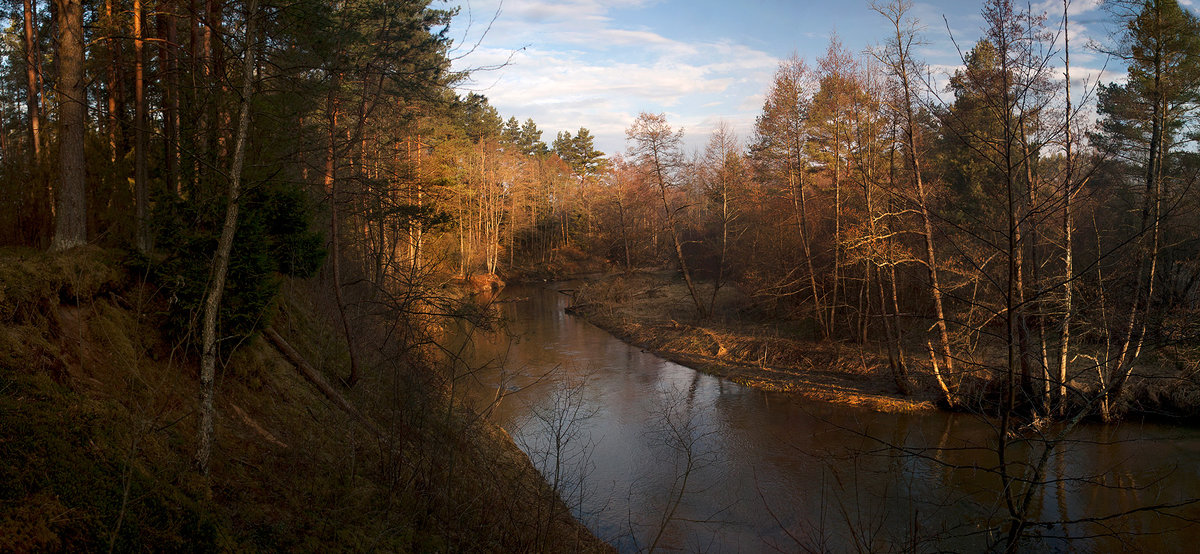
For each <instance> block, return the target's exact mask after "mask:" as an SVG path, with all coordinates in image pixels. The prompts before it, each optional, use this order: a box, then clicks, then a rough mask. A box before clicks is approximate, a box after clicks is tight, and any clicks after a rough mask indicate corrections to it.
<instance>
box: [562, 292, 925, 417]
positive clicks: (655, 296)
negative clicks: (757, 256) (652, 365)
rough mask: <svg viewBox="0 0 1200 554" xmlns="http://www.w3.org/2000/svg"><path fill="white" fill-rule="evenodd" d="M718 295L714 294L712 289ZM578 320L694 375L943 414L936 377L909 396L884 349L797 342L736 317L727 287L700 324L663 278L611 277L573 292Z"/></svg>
mask: <svg viewBox="0 0 1200 554" xmlns="http://www.w3.org/2000/svg"><path fill="white" fill-rule="evenodd" d="M710 290H711V289H710ZM570 292H571V293H573V301H572V304H571V305H570V306H569V307H568V308H567V311H568V312H569V313H571V314H574V315H577V316H580V317H583V318H584V319H586V320H587V321H589V322H591V323H592V324H594V325H596V326H597V327H600V328H602V329H604V330H606V331H608V332H610V333H612V334H613V335H615V336H617V337H619V338H620V339H621V340H623V341H625V342H628V343H630V344H633V345H636V346H638V347H639V348H643V349H646V350H648V351H651V352H653V353H654V354H656V355H659V356H662V357H664V358H667V359H669V360H671V361H674V362H676V363H680V364H683V365H686V366H688V367H691V368H693V369H696V370H699V371H703V372H705V373H708V374H710V375H715V376H718V377H722V378H725V379H729V380H731V381H733V382H735V383H738V384H741V385H745V386H748V387H752V388H755V389H760V390H764V391H771V392H786V393H791V394H796V395H798V396H802V397H805V398H811V399H814V400H820V401H824V402H832V403H836V404H843V405H848V406H856V407H863V408H868V409H871V410H875V411H879V412H889V413H912V412H924V411H932V410H936V409H937V405H936V402H937V400H938V398H939V396H938V394H937V389H936V383H935V382H934V380H933V378H932V377H931V376H928V375H925V374H924V373H921V374H910V375H909V376H908V379H907V386H908V388H909V391H910V393H909V394H904V393H902V392H901V391H900V388H899V385H898V384H897V383H896V377H895V375H893V374H892V372H891V369H890V367H889V366H888V360H887V358H886V354H884V353H881V352H879V348H880V347H879V346H874V345H869V344H842V343H838V342H830V341H826V342H817V341H811V340H803V339H798V338H795V335H796V333H794V332H792V333H787V332H784V331H783V330H781V327H780V326H776V325H766V324H755V323H751V322H747V321H745V320H742V319H740V318H738V317H736V313H737V310H738V308H737V305H738V304H739V303H740V302H741V300H742V299H740V298H738V297H737V293H736V291H734V290H733V289H732V287H727V288H725V289H723V290H722V291H719V293H718V294H717V296H716V300H715V301H714V302H713V307H714V310H713V311H714V314H715V315H714V317H712V318H710V319H708V320H706V321H704V322H697V321H696V320H695V311H694V308H693V306H692V304H691V302H692V301H691V299H690V298H689V297H688V292H687V289H686V288H685V287H684V286H683V285H682V283H677V282H675V281H674V280H672V279H671V278H670V277H669V276H667V275H664V274H655V273H636V274H632V275H610V276H605V277H600V278H596V279H592V280H590V281H587V282H585V283H583V284H581V285H580V286H579V288H576V289H572V290H571V291H570Z"/></svg>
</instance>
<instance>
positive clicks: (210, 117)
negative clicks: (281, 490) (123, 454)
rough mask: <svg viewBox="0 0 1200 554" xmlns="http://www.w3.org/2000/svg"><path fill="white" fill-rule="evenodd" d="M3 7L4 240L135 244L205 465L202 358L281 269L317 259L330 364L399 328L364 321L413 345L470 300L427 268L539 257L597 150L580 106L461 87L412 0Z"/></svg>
mask: <svg viewBox="0 0 1200 554" xmlns="http://www.w3.org/2000/svg"><path fill="white" fill-rule="evenodd" d="M8 8H9V9H8V10H6V12H5V16H6V17H5V21H6V23H7V25H6V26H5V29H4V39H5V40H4V41H3V42H0V54H2V55H3V64H2V65H0V86H2V87H3V89H4V94H2V95H0V110H2V113H0V150H2V152H0V197H2V200H0V206H2V207H0V243H3V244H5V245H8V246H16V247H32V248H38V249H47V248H49V249H53V250H67V249H71V248H74V247H78V246H81V245H85V244H92V245H100V246H102V247H106V248H114V249H124V250H125V251H126V252H128V256H127V262H126V263H127V265H129V266H130V267H131V268H133V269H134V270H135V274H138V275H141V276H142V278H144V279H146V280H147V281H148V282H149V283H150V284H151V285H152V289H151V290H154V291H156V296H155V297H156V298H157V299H158V300H160V301H161V303H162V306H161V307H162V308H163V309H164V310H165V312H166V316H165V318H164V320H163V325H164V326H165V329H166V331H167V332H169V333H170V334H171V336H172V337H173V338H174V340H176V341H177V342H178V344H179V345H182V346H183V347H184V348H185V350H186V351H188V352H190V353H191V354H192V355H194V356H197V357H198V359H199V361H200V371H199V373H200V385H201V400H200V410H199V413H200V415H201V418H200V420H201V424H200V437H199V442H198V443H199V447H198V454H197V459H196V463H197V467H198V468H199V469H200V470H201V471H202V472H204V473H207V471H208V457H209V451H210V449H211V440H212V436H213V418H214V410H213V398H214V396H215V394H216V392H215V385H214V379H215V375H216V367H217V365H218V363H219V360H221V359H225V357H227V356H228V354H229V352H230V351H231V350H232V349H233V348H235V347H236V346H237V345H238V344H239V343H240V341H242V340H243V339H244V338H245V337H247V336H249V335H250V334H252V333H254V332H255V331H257V330H259V329H262V328H263V327H265V326H268V325H269V324H270V321H269V319H270V315H271V314H272V313H273V312H272V309H271V308H272V306H273V304H274V303H275V302H276V297H277V293H278V291H279V289H280V287H281V286H282V284H283V280H282V279H281V277H282V276H297V277H308V276H313V275H318V276H319V277H320V279H319V280H318V282H319V283H320V284H321V285H320V288H321V290H322V292H321V293H320V294H319V295H318V297H314V302H316V303H317V304H318V305H320V306H321V307H322V309H324V310H326V312H327V315H328V317H330V320H331V322H333V323H334V325H335V327H336V328H338V329H339V330H340V332H342V333H343V334H344V339H345V342H346V344H347V347H348V348H347V350H348V353H349V356H348V358H349V359H348V360H347V361H346V363H345V364H344V365H341V364H339V372H344V373H342V375H343V383H344V384H345V385H346V386H348V387H353V386H354V385H355V384H356V382H358V381H359V379H360V378H362V377H363V376H364V374H366V372H368V371H371V370H372V369H373V368H371V367H366V366H368V365H370V364H371V363H372V362H371V361H370V360H378V359H379V358H380V355H381V354H379V352H375V353H374V354H376V355H374V356H370V355H365V354H370V353H367V352H365V349H367V348H374V347H375V346H378V348H377V350H379V351H380V352H382V351H384V350H388V349H390V351H395V350H396V348H392V347H391V346H389V347H388V348H384V347H383V346H381V345H372V344H370V343H369V339H367V338H366V337H374V336H381V335H386V340H387V341H388V344H389V345H392V346H394V345H396V344H401V345H402V346H401V347H399V350H400V351H413V352H414V353H413V354H412V355H413V356H414V357H413V358H412V360H411V361H410V362H411V364H412V365H418V366H422V365H429V364H428V363H426V362H421V361H420V360H421V359H422V358H421V357H420V355H419V353H417V352H416V351H417V350H419V349H421V348H424V347H426V346H428V345H429V344H430V341H431V340H432V339H431V337H432V336H433V335H432V334H431V333H432V331H430V330H431V329H433V326H431V325H429V324H430V318H431V317H436V316H439V315H449V316H459V317H472V314H470V313H467V312H464V309H463V308H462V307H461V306H459V305H457V304H455V303H453V302H451V301H450V300H449V299H448V298H447V296H446V294H445V292H443V291H442V289H441V285H443V284H444V283H445V282H446V281H447V280H448V279H451V278H454V277H460V278H465V277H467V276H469V275H471V274H474V273H480V272H489V273H493V272H496V271H497V268H498V266H500V265H501V264H505V265H506V266H511V265H513V264H525V265H537V264H542V265H546V264H548V263H550V262H551V261H552V260H553V258H554V256H555V255H556V253H557V252H559V251H560V250H562V249H563V247H564V246H565V245H567V244H568V243H570V241H571V235H572V233H574V232H575V230H576V229H577V228H578V226H579V220H578V217H577V215H578V213H577V212H576V211H573V210H568V209H567V207H568V206H570V205H572V204H573V203H576V202H579V199H580V197H581V196H582V192H581V191H582V190H583V186H584V185H585V184H588V183H590V184H592V185H594V184H595V183H598V175H599V174H600V172H601V170H602V168H603V167H604V161H603V153H601V152H598V151H596V150H595V148H594V145H593V138H592V136H591V134H590V132H589V131H588V130H587V129H582V128H581V129H579V130H578V132H576V133H560V134H559V135H558V136H557V138H556V139H555V140H553V141H552V142H551V144H547V143H546V142H544V141H543V140H542V136H541V135H542V132H541V131H540V130H539V129H538V128H537V126H536V124H535V123H534V122H533V121H531V120H527V121H525V122H524V123H523V124H522V123H519V122H518V121H517V120H516V119H515V118H510V119H509V120H507V121H505V120H504V119H503V118H502V117H501V116H500V115H499V114H498V113H497V111H496V110H495V109H494V108H493V107H491V106H490V105H489V104H488V102H487V99H486V98H484V97H483V96H479V95H475V94H468V95H465V96H461V95H458V94H456V93H455V92H454V91H453V88H452V86H453V85H454V84H455V83H456V82H458V81H459V80H460V79H461V78H463V77H464V75H463V74H461V73H456V72H453V71H451V70H450V55H451V54H450V51H451V50H450V49H451V47H452V45H451V41H450V40H449V38H448V32H449V24H450V20H451V17H452V16H453V15H454V13H453V11H451V10H442V9H434V8H432V7H430V2H428V1H427V0H403V1H399V2H377V1H375V0H364V1H356V2H349V3H336V4H330V3H328V2H307V1H302V2H298V3H297V2H288V3H278V2H273V1H271V0H249V1H247V2H226V1H222V0H204V1H189V2H180V1H175V0H148V1H145V2H143V1H142V0H106V1H105V2H103V3H101V2H85V3H81V2H79V1H78V0H61V1H59V0H55V1H53V2H40V1H38V0H29V1H26V2H23V3H22V4H20V5H9V6H8ZM468 311H469V310H468ZM426 369H428V370H430V371H432V372H433V373H436V370H435V368H433V367H427V368H426ZM448 379H451V380H452V376H451V377H448ZM435 381H436V379H435ZM443 385H446V386H452V383H448V382H447V383H442V384H441V385H437V386H443Z"/></svg>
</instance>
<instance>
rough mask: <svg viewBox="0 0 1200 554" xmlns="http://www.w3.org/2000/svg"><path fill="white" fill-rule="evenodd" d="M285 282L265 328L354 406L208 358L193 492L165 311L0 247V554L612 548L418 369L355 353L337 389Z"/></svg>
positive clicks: (281, 360) (185, 349)
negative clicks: (204, 470)
mask: <svg viewBox="0 0 1200 554" xmlns="http://www.w3.org/2000/svg"><path fill="white" fill-rule="evenodd" d="M284 289H285V292H284V294H283V295H282V297H281V299H280V302H279V305H278V307H277V308H276V309H275V313H274V314H273V318H272V319H273V323H272V325H273V328H274V329H277V330H278V333H279V335H280V336H282V337H283V338H284V340H286V342H287V343H290V344H291V345H293V346H294V349H295V350H296V351H298V353H299V355H300V356H302V357H303V358H304V359H305V360H306V361H307V362H308V363H309V365H311V366H312V367H313V368H315V371H316V372H317V373H318V374H320V375H322V376H323V379H324V380H325V381H326V382H328V383H334V384H335V385H334V386H333V387H332V388H333V389H336V390H337V391H340V392H338V393H336V394H338V395H341V396H342V397H343V400H345V401H348V402H349V403H350V404H351V405H352V406H354V409H355V410H356V411H357V412H358V413H357V414H351V413H350V412H348V411H347V410H345V409H343V408H339V406H338V403H337V402H335V401H334V399H333V398H331V397H330V396H329V395H328V394H326V393H323V392H322V391H320V390H319V389H318V388H317V387H315V386H313V383H312V382H311V381H310V380H308V379H306V377H304V376H302V375H301V372H300V371H297V369H296V367H294V366H293V364H292V363H290V362H289V360H288V359H287V358H286V357H285V356H284V355H283V354H282V353H281V351H280V350H278V349H277V348H276V347H274V346H272V344H271V343H270V342H269V341H267V340H264V338H263V337H262V336H261V335H256V336H253V337H250V338H249V339H247V340H245V341H243V342H242V343H241V344H240V346H239V347H238V348H237V349H236V350H234V351H233V352H232V354H231V355H229V356H228V357H224V356H223V358H222V362H223V363H222V366H221V370H220V371H219V373H218V386H217V415H218V418H217V425H216V440H215V445H214V451H213V455H212V460H211V461H212V465H211V468H212V469H211V474H210V475H209V476H208V478H207V479H205V478H204V477H203V476H201V475H200V474H199V473H197V472H196V471H195V470H194V469H193V465H192V455H193V453H194V452H195V445H196V433H197V418H196V417H195V414H196V398H197V394H198V390H199V384H198V378H197V374H198V370H197V365H198V364H197V363H196V356H195V355H194V345H191V346H189V345H188V344H187V343H186V342H179V341H176V340H172V339H170V338H169V337H166V336H164V334H163V333H162V332H161V329H162V321H161V320H162V318H163V315H164V313H165V312H166V310H167V309H168V299H165V298H161V297H160V296H161V295H159V294H158V293H157V292H156V290H155V288H154V287H152V286H148V285H146V284H145V283H144V281H143V279H141V278H140V277H139V276H138V275H137V272H136V270H132V269H129V268H126V267H124V266H123V259H122V254H121V253H119V252H112V251H104V250H100V249H95V248H91V247H89V248H85V249H78V250H72V251H68V252H66V253H62V254H45V253H41V252H34V251H9V250H3V251H0V552H29V551H35V552H38V551H103V550H108V551H113V550H116V551H139V550H142V551H168V552H169V551H239V552H240V551H317V552H325V551H337V552H343V551H385V552H395V551H400V552H405V551H417V552H425V551H442V552H446V551H451V552H453V551H460V552H480V551H483V552H497V551H519V552H550V551H562V550H570V551H585V552H590V551H597V552H602V551H610V550H611V547H610V546H608V545H606V544H604V543H602V542H601V541H599V540H598V539H596V538H595V537H594V536H593V535H592V534H591V533H590V532H589V531H588V530H587V529H586V528H585V527H584V526H583V525H582V524H580V523H579V522H578V521H576V520H575V519H574V518H572V517H571V516H570V513H569V510H567V508H566V506H565V505H563V504H562V502H561V500H559V498H558V495H557V494H555V492H554V491H553V490H551V489H550V487H549V486H548V485H547V484H546V482H545V481H544V480H543V479H542V478H541V476H540V475H539V474H538V472H537V471H536V469H535V468H534V467H533V465H532V464H531V463H530V461H529V458H528V457H527V456H526V455H525V454H524V453H522V452H521V451H520V450H519V449H518V448H517V446H516V445H515V444H514V443H513V441H512V439H511V438H509V437H508V435H507V434H506V433H505V432H504V431H503V430H502V429H500V428H498V427H495V426H494V425H492V424H490V423H488V422H486V421H484V420H483V419H482V418H480V417H478V416H477V415H475V414H472V413H470V412H469V411H467V410H465V409H462V408H461V407H458V406H456V405H453V404H451V403H449V402H447V399H446V396H445V394H444V391H443V390H442V388H441V385H439V384H438V382H437V378H436V376H437V373H438V372H437V369H436V368H435V367H431V366H429V365H425V364H422V363H420V362H414V361H413V359H412V358H411V357H380V356H375V357H373V358H372V357H370V356H365V355H364V357H363V359H364V360H366V361H365V362H364V363H366V362H370V364H369V371H366V372H364V375H363V379H362V380H361V381H360V382H359V384H358V385H357V386H356V387H354V388H353V389H347V388H344V387H339V386H337V385H336V383H338V382H339V376H341V375H345V374H346V358H347V354H346V348H345V343H344V341H343V340H341V335H340V334H338V333H337V332H335V331H333V329H335V327H332V326H331V325H330V324H329V321H330V318H329V317H327V316H325V315H322V313H323V312H322V307H321V305H320V301H321V300H320V299H321V298H322V296H320V291H321V290H323V289H322V288H321V287H320V286H318V285H317V284H316V283H314V282H312V281H292V282H288V283H287V284H286V286H285V287H284ZM326 296H328V295H326ZM364 342H365V341H364ZM380 344H382V342H380Z"/></svg>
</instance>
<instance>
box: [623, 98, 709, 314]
mask: <svg viewBox="0 0 1200 554" xmlns="http://www.w3.org/2000/svg"><path fill="white" fill-rule="evenodd" d="M625 136H626V140H628V141H630V142H631V143H632V144H631V145H630V146H629V155H630V157H632V158H634V159H636V160H637V161H638V163H639V164H640V165H641V168H642V171H643V172H645V173H646V175H647V176H648V177H649V178H650V180H651V181H652V182H653V183H654V184H655V185H656V186H657V187H658V197H659V200H660V201H661V202H662V209H663V219H664V221H665V223H666V226H667V230H668V231H669V232H670V233H671V242H672V243H673V244H674V246H675V259H676V261H677V262H679V271H680V273H683V280H684V281H685V282H686V283H687V287H688V293H689V294H691V297H692V302H693V304H695V306H696V313H698V314H699V315H700V316H701V317H705V316H707V314H708V312H707V311H706V310H705V308H704V303H703V302H702V301H701V300H700V292H699V291H698V290H696V284H695V283H694V282H693V281H692V271H691V269H689V268H688V264H687V260H686V259H685V258H684V255H683V242H682V240H681V239H680V237H679V229H678V224H677V221H676V219H677V218H676V217H675V214H676V212H678V211H679V209H680V208H679V207H674V206H672V205H671V202H670V200H669V199H668V196H667V192H668V190H669V189H672V188H674V187H675V186H676V185H677V183H676V182H675V181H676V178H677V176H676V172H677V171H678V169H679V166H680V164H681V163H682V160H681V153H680V150H679V149H680V144H681V143H682V142H683V131H682V130H680V131H676V130H674V129H672V128H671V125H670V124H668V123H667V116H666V115H664V114H657V115H656V114H650V113H646V112H642V113H641V114H639V115H638V118H637V120H635V121H634V122H633V125H631V126H630V127H629V128H628V129H626V130H625Z"/></svg>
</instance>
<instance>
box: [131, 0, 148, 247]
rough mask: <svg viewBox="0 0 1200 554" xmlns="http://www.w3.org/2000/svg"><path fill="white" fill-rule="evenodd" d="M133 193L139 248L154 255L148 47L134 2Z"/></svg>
mask: <svg viewBox="0 0 1200 554" xmlns="http://www.w3.org/2000/svg"><path fill="white" fill-rule="evenodd" d="M132 15H133V101H134V109H135V113H136V115H135V121H134V125H133V137H134V139H133V167H134V170H133V190H134V220H135V221H136V231H135V233H136V235H135V244H136V245H137V249H138V252H141V253H143V254H144V253H146V252H149V251H150V223H149V205H148V204H149V194H148V192H147V190H146V186H147V185H146V181H147V175H146V173H147V170H146V126H147V125H148V124H149V122H148V120H147V118H146V111H147V110H146V59H145V55H146V45H145V40H143V39H144V37H143V34H142V33H143V29H142V23H143V20H144V19H145V18H144V17H143V14H142V2H141V0H133V14H132Z"/></svg>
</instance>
